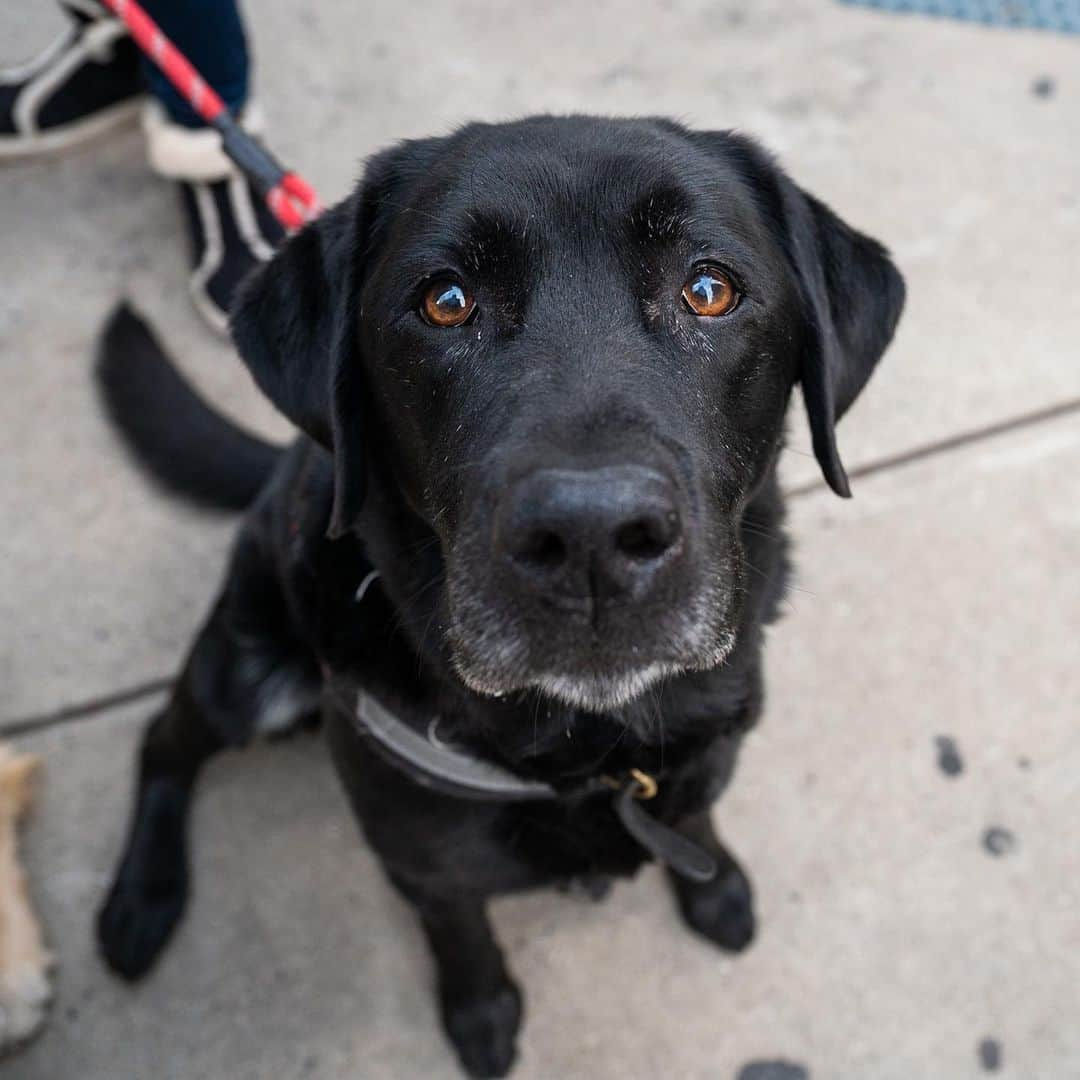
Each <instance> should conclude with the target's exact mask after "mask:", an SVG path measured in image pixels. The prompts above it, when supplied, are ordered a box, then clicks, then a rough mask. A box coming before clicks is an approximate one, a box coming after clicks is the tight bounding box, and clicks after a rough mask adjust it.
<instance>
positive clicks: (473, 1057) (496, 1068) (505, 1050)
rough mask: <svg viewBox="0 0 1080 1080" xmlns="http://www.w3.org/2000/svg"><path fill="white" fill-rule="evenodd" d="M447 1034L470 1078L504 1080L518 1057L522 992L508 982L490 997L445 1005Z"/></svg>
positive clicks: (444, 1014) (444, 1016)
mask: <svg viewBox="0 0 1080 1080" xmlns="http://www.w3.org/2000/svg"><path fill="white" fill-rule="evenodd" d="M443 1018H444V1021H445V1024H446V1033H447V1035H449V1037H450V1041H451V1042H452V1043H453V1044H454V1048H455V1049H456V1050H457V1052H458V1057H459V1058H460V1059H461V1064H462V1066H463V1067H464V1069H465V1071H466V1072H467V1073H468V1074H469V1075H470V1076H475V1077H493V1076H505V1075H506V1074H507V1073H508V1072H509V1071H510V1067H511V1065H513V1064H514V1058H515V1057H516V1055H517V1048H516V1045H515V1044H516V1040H517V1033H518V1028H519V1026H520V1025H521V992H520V991H519V990H518V988H517V987H516V986H515V985H514V984H513V983H510V982H507V983H506V984H505V985H504V986H502V987H501V988H500V989H499V990H498V991H497V992H496V993H494V994H492V995H491V996H489V997H484V998H480V999H475V1000H471V1001H463V1002H452V1003H451V1002H448V1003H446V1004H445V1005H444V1010H443Z"/></svg>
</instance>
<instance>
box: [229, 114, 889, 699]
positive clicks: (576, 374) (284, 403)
mask: <svg viewBox="0 0 1080 1080" xmlns="http://www.w3.org/2000/svg"><path fill="white" fill-rule="evenodd" d="M902 297H903V289H902V284H901V281H900V278H899V275H898V274H897V273H896V271H895V270H894V269H893V267H892V265H891V263H889V261H888V259H887V257H886V256H885V254H884V252H883V251H882V250H881V249H880V248H879V247H878V246H877V245H876V244H874V243H873V242H872V241H869V240H867V239H866V238H864V237H862V236H860V235H859V234H857V233H854V232H853V231H851V230H849V229H847V228H846V226H844V225H843V224H842V223H841V222H839V220H838V219H836V218H835V217H834V216H833V215H832V214H831V213H830V212H829V211H828V210H826V209H825V208H824V207H823V206H821V205H820V204H819V203H816V202H815V201H814V200H812V199H810V198H809V197H808V196H805V195H804V194H803V193H802V192H801V191H800V190H799V189H798V188H796V187H795V186H794V185H793V184H792V183H791V182H790V181H789V180H788V179H787V178H786V177H785V176H784V175H783V174H782V173H781V172H780V171H779V170H778V169H777V168H776V167H775V166H774V165H773V164H772V163H771V162H770V161H769V159H768V158H767V157H766V156H765V155H764V154H762V153H761V152H760V151H759V150H758V149H757V148H756V147H755V146H754V145H753V144H752V143H749V142H748V141H746V140H743V139H740V138H736V137H734V136H730V135H722V134H711V135H702V134H699V135H695V134H691V133H688V132H686V131H684V130H683V129H681V128H678V127H677V126H675V125H671V124H667V123H663V122H655V121H608V120H591V119H586V118H571V119H556V118H539V119H535V120H529V121H523V122H521V123H517V124H508V125H494V126H475V127H470V128H466V129H464V130H463V131H461V132H459V133H458V134H456V135H454V136H451V137H449V138H446V139H440V140H428V141H424V142H419V143H407V144H404V145H403V146H402V147H400V148H398V149H396V150H393V151H390V152H388V153H387V154H384V155H382V156H381V157H379V158H376V159H375V160H374V162H373V163H372V164H371V165H370V166H369V169H368V172H367V175H366V177H365V181H364V184H363V185H362V187H361V190H360V191H359V192H358V193H357V195H355V196H354V197H353V198H352V199H351V200H349V201H348V202H347V203H345V204H343V205H342V206H341V207H338V208H336V209H335V210H334V211H331V212H330V213H328V214H327V215H326V216H324V218H323V219H322V220H321V221H320V222H319V223H318V224H317V225H316V226H314V227H312V228H309V229H308V230H306V231H305V233H304V234H302V235H301V236H299V237H298V238H296V239H294V240H293V241H291V242H290V243H289V244H288V245H287V246H286V248H285V249H284V252H283V253H282V254H281V255H279V256H278V258H277V259H276V260H274V262H273V263H272V264H271V265H270V266H269V267H268V268H266V269H265V270H263V271H261V272H260V273H259V274H257V275H256V276H255V278H254V279H253V281H252V283H251V284H250V285H249V287H248V289H247V290H246V292H245V295H244V297H243V299H242V300H241V304H240V306H239V308H238V311H237V315H236V318H235V324H234V325H235V333H236V337H237V342H238V345H239V347H240V349H241V353H242V355H243V356H244V357H245V360H246V361H247V362H248V364H249V366H251V368H252V370H253V373H254V374H255V376H256V379H257V380H258V381H259V383H260V385H262V386H263V388H264V389H265V390H267V392H268V393H269V394H270V396H271V398H273V399H274V400H275V402H276V403H277V404H278V405H279V407H281V408H282V409H283V411H285V412H286V414H287V415H289V416H290V417H291V418H292V419H293V420H295V421H296V422H297V423H298V424H300V426H301V427H303V428H304V429H305V430H307V431H308V432H309V433H311V434H312V435H313V436H314V437H315V438H317V439H319V440H320V441H322V442H323V443H324V444H326V445H328V446H330V447H331V448H332V449H333V451H334V454H335V458H336V472H337V475H336V485H337V490H336V505H335V514H334V518H335V520H334V523H333V527H334V528H335V529H336V530H339V531H341V530H344V529H347V528H349V527H350V526H351V525H352V523H353V522H354V521H355V519H356V515H357V513H358V511H359V504H360V500H361V498H362V494H363V483H364V468H365V466H364V464H363V462H362V460H361V455H362V454H364V453H365V452H366V453H367V454H369V455H370V454H373V453H374V454H379V455H380V456H381V457H382V461H381V462H380V464H381V465H382V466H383V467H384V468H385V470H386V471H387V472H388V473H389V474H390V475H392V477H393V481H394V483H395V484H396V486H397V487H398V488H399V489H400V491H401V493H402V495H403V497H404V499H405V500H406V502H407V503H408V504H409V506H410V507H411V509H412V511H413V512H414V513H415V514H416V515H418V516H419V517H420V518H422V519H423V520H424V521H425V522H426V523H427V524H428V525H429V526H430V527H431V529H432V530H434V532H435V533H436V534H437V536H438V538H439V542H440V548H441V552H442V557H443V562H444V566H445V587H444V596H443V598H442V604H443V606H444V612H445V624H446V626H447V627H448V639H449V647H450V650H451V654H452V658H453V662H454V665H455V667H456V669H457V671H458V673H459V674H460V676H461V678H462V679H463V680H464V682H465V683H466V684H467V685H468V686H470V687H471V688H472V689H474V690H477V691H479V692H482V693H485V694H502V693H506V692H509V691H513V690H518V689H523V688H526V687H536V688H539V689H540V690H541V691H542V692H545V693H547V694H549V695H551V696H553V697H555V698H558V699H560V700H562V701H565V702H567V703H570V704H572V705H575V706H578V707H582V708H586V709H590V710H595V711H602V710H607V709H612V708H616V707H618V706H620V705H622V704H625V703H627V702H628V701H630V700H632V699H633V698H635V697H636V696H638V695H639V694H641V693H642V692H643V691H644V690H645V689H646V688H647V687H649V686H650V685H651V684H652V683H653V682H655V681H656V680H657V679H659V678H661V677H662V676H664V675H667V674H671V673H673V672H678V671H684V670H694V669H705V668H711V667H714V666H716V665H718V664H720V663H721V662H722V661H723V659H724V657H725V656H726V654H727V653H728V652H729V650H730V649H731V648H732V646H733V643H734V641H735V638H736V631H737V628H738V615H739V603H740V596H741V593H742V591H743V582H744V577H745V574H746V573H747V569H746V566H745V561H744V558H743V554H742V550H741V546H740V539H739V535H740V534H739V525H740V520H741V515H742V513H743V510H744V508H745V507H746V505H747V503H748V501H749V500H750V498H751V497H752V496H753V494H754V492H755V490H756V488H757V487H758V486H759V485H760V484H761V482H762V481H763V479H764V478H765V477H766V475H767V474H768V472H769V470H770V469H771V467H772V464H773V460H774V457H775V454H776V452H777V448H778V446H779V442H780V439H781V432H782V424H783V418H784V414H785V411H786V408H787V403H788V398H789V395H790V392H791V388H792V386H793V385H794V383H795V382H796V381H799V380H800V379H801V380H802V383H803V387H804V393H805V397H806V400H807V405H808V411H809V415H810V420H811V424H812V427H813V432H814V442H815V450H816V451H817V453H818V456H819V459H820V460H821V462H822V466H823V469H824V471H825V474H826V477H827V479H828V480H829V482H830V483H831V484H832V485H833V487H834V488H836V489H837V490H838V491H840V492H841V493H846V482H845V479H844V474H843V469H842V467H841V465H840V462H839V458H838V457H837V454H836V447H835V441H834V437H833V424H834V422H835V419H836V417H837V416H838V415H839V414H840V412H842V411H843V409H844V408H846V406H847V405H848V404H849V403H850V401H851V400H852V399H853V398H854V396H855V395H856V394H857V393H858V391H859V389H860V388H861V387H862V385H863V383H864V382H865V381H866V379H867V378H868V377H869V374H870V372H871V370H872V368H873V366H874V364H875V363H876V361H877V359H878V357H879V356H880V354H881V352H882V351H883V349H884V347H885V345H886V344H887V342H888V339H889V337H890V336H891V333H892V329H893V326H894V324H895V321H896V318H897V317H898V315H899V311H900V306H901V303H902ZM365 429H367V430H374V429H377V430H378V431H379V432H380V434H381V437H382V438H381V445H379V446H377V447H376V446H365V445H364V444H365V442H366V441H367V440H366V439H365Z"/></svg>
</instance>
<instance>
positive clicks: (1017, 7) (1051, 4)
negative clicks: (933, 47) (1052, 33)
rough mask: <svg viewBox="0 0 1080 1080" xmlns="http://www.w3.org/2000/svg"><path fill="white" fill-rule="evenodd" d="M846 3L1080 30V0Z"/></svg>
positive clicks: (862, 0)
mask: <svg viewBox="0 0 1080 1080" xmlns="http://www.w3.org/2000/svg"><path fill="white" fill-rule="evenodd" d="M840 2H841V3H843V4H853V5H857V6H859V7H872V8H881V9H882V10H884V11H904V12H910V13H912V14H918V15H943V16H947V17H948V18H952V19H968V20H970V21H973V22H981V23H985V24H987V25H988V26H1013V27H1026V28H1031V29H1035V30H1057V31H1059V32H1062V33H1071V34H1080V0H840Z"/></svg>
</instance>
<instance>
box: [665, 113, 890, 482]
mask: <svg viewBox="0 0 1080 1080" xmlns="http://www.w3.org/2000/svg"><path fill="white" fill-rule="evenodd" d="M662 126H664V127H665V128H667V130H678V131H682V132H684V133H686V134H689V136H690V138H691V140H692V141H694V142H695V143H696V144H697V145H699V146H705V147H706V148H707V149H708V150H709V152H710V153H712V154H716V155H720V156H721V157H722V158H723V159H724V160H725V161H726V162H727V163H729V164H731V165H734V166H735V167H736V169H737V170H738V171H739V172H740V173H742V175H743V178H744V179H745V181H746V182H747V183H748V184H749V185H750V187H751V190H752V192H753V194H754V197H755V198H756V199H757V200H758V203H759V205H760V206H761V208H762V210H763V211H764V212H765V214H766V216H767V217H768V218H769V220H770V224H771V225H772V226H773V228H774V229H776V231H777V233H778V236H779V238H780V240H781V243H782V244H783V246H784V248H785V250H786V252H787V256H788V259H789V261H790V262H791V264H792V267H793V269H794V270H795V273H796V275H797V277H798V282H799V289H800V292H801V294H802V299H803V305H804V308H805V312H806V317H807V320H808V322H809V323H810V328H811V335H810V340H809V342H808V347H807V349H806V351H805V353H804V355H803V357H802V360H801V363H800V367H799V380H800V382H801V383H802V388H803V399H804V400H805V402H806V411H807V415H808V417H809V420H810V434H811V436H812V438H813V445H814V456H815V457H816V458H817V460H818V464H819V465H820V466H821V471H822V473H824V475H825V479H826V481H827V482H828V484H829V487H831V488H832V489H833V491H835V492H836V493H837V495H843V496H845V497H847V496H849V495H850V494H851V489H850V488H849V486H848V479H847V474H846V473H845V472H844V466H843V464H842V463H841V461H840V454H839V452H838V451H837V449H836V421H837V420H839V419H840V417H841V416H843V414H844V412H845V411H846V410H847V408H848V406H850V405H851V403H852V402H853V401H854V400H855V398H856V397H857V396H858V394H859V391H861V390H862V388H863V387H864V386H865V385H866V381H867V379H869V378H870V375H871V374H872V373H873V370H874V367H875V366H876V365H877V362H878V360H880V359H881V355H882V353H884V352H885V348H886V346H887V345H888V344H889V341H890V340H891V339H892V335H893V330H894V329H895V328H896V322H897V320H898V319H899V318H900V312H901V310H902V309H903V307H904V279H903V278H902V277H901V276H900V272H899V271H898V270H897V269H896V267H895V266H894V265H893V263H892V260H891V259H890V258H889V254H888V252H887V251H886V250H885V249H884V248H883V247H882V246H881V245H880V244H879V243H877V241H876V240H871V239H870V237H868V236H864V235H863V234H862V233H859V232H856V231H855V230H854V229H852V228H850V227H849V226H848V225H845V224H844V222H843V221H841V220H840V218H838V217H837V216H836V215H835V214H834V213H833V212H832V211H831V210H830V209H829V208H828V207H827V206H825V204H824V203H822V202H820V201H819V200H817V199H815V198H814V197H813V196H812V195H809V194H807V193H806V192H805V191H803V190H802V189H801V188H800V187H799V186H798V185H797V184H795V183H794V182H793V181H792V180H791V179H790V178H789V177H788V176H787V175H786V174H785V172H784V171H783V169H781V168H780V166H779V165H777V164H776V162H775V161H773V159H772V157H771V156H770V155H769V154H768V153H767V152H766V151H765V150H763V149H762V148H761V147H760V146H758V144H757V143H756V142H754V141H753V140H752V139H748V138H746V137H745V136H743V135H739V134H736V133H735V132H730V131H708V132H689V133H687V132H686V131H685V129H684V128H679V127H678V125H671V124H665V125H662Z"/></svg>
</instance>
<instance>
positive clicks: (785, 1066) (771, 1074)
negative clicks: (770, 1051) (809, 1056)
mask: <svg viewBox="0 0 1080 1080" xmlns="http://www.w3.org/2000/svg"><path fill="white" fill-rule="evenodd" d="M735 1080H810V1070H809V1069H806V1068H804V1067H803V1066H802V1065H795V1064H793V1063H792V1062H790V1061H750V1062H747V1064H745V1065H744V1066H743V1067H742V1068H741V1069H740V1070H739V1074H738V1076H736V1077H735Z"/></svg>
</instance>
